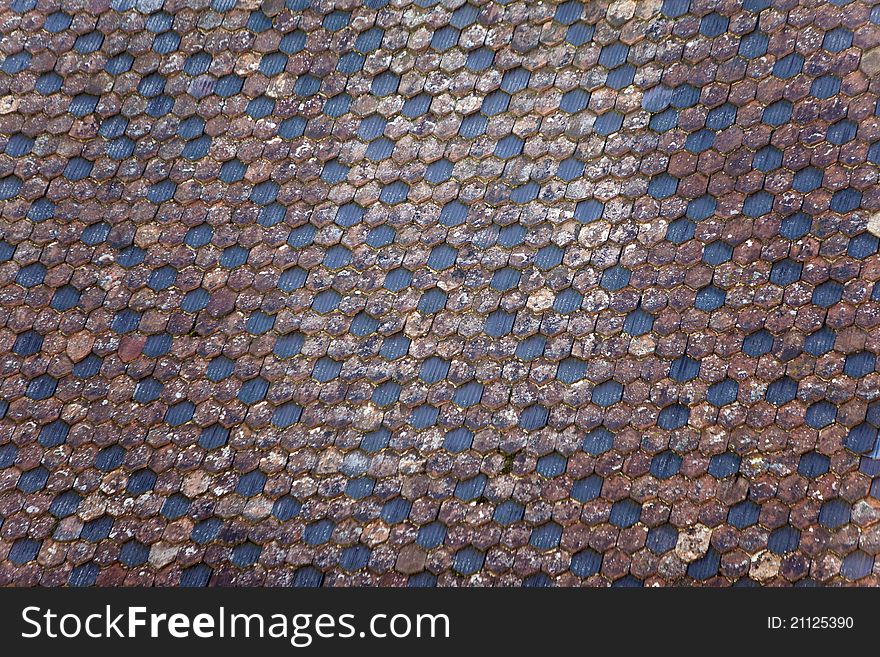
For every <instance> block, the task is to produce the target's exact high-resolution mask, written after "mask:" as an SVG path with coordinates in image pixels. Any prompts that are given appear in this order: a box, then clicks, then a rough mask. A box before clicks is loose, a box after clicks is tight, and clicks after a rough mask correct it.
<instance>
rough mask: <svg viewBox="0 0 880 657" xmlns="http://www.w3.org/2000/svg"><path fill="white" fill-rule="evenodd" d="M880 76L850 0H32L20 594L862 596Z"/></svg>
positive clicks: (868, 525) (12, 290)
mask: <svg viewBox="0 0 880 657" xmlns="http://www.w3.org/2000/svg"><path fill="white" fill-rule="evenodd" d="M878 75H880V4H877V3H875V2H869V1H866V0H857V1H853V2H845V1H833V2H818V1H813V0H801V1H800V2H797V1H794V0H778V1H773V2H771V1H770V0H743V1H742V2H733V1H722V2H714V1H713V2H709V1H708V0H690V1H688V0H662V1H661V0H647V1H645V2H641V1H640V2H635V1H633V0H616V1H614V2H583V3H582V2H578V1H576V0H571V1H567V2H564V3H554V2H542V3H538V2H512V1H511V2H487V1H479V0H477V1H475V0H468V1H467V2H465V1H464V0H442V1H440V2H436V1H434V0H415V1H414V2H412V1H409V0H366V1H365V2H355V1H353V0H325V1H322V0H315V1H310V0H287V1H286V2H283V1H281V0H268V1H267V2H256V1H255V0H238V1H237V2H236V0H213V1H211V2H209V1H208V0H187V1H186V2H184V1H183V0H166V1H165V2H163V1H162V0H71V1H65V2H63V3H61V2H57V1H54V0H11V2H8V3H6V4H5V5H4V8H2V9H0V199H2V201H0V354H2V359H0V523H2V524H0V561H2V562H0V584H2V585H37V584H40V585H48V586H61V585H68V584H69V585H76V586H83V585H92V584H98V585H136V584H137V585H153V584H155V585H186V586H198V585H239V586H244V585H294V586H318V585H323V586H344V585H388V586H391V585H393V586H432V585H439V586H451V585H512V586H519V585H524V586H546V585H559V586H570V585H591V586H606V585H613V586H641V585H646V586H647V585H718V586H720V585H738V586H745V585H756V584H764V585H798V586H805V585H841V584H859V585H873V584H876V583H877V575H876V574H875V572H880V565H875V557H876V555H877V554H878V553H880V483H876V482H875V477H878V476H880V445H878V441H877V435H878V427H880V374H878V372H877V355H878V354H880V333H878V330H877V327H878V325H880V284H878V280H880V256H878V245H880V239H878V235H880V216H878V215H877V213H878V212H880V194H878V185H877V165H878V164H880V106H878V97H880V79H878Z"/></svg>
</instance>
